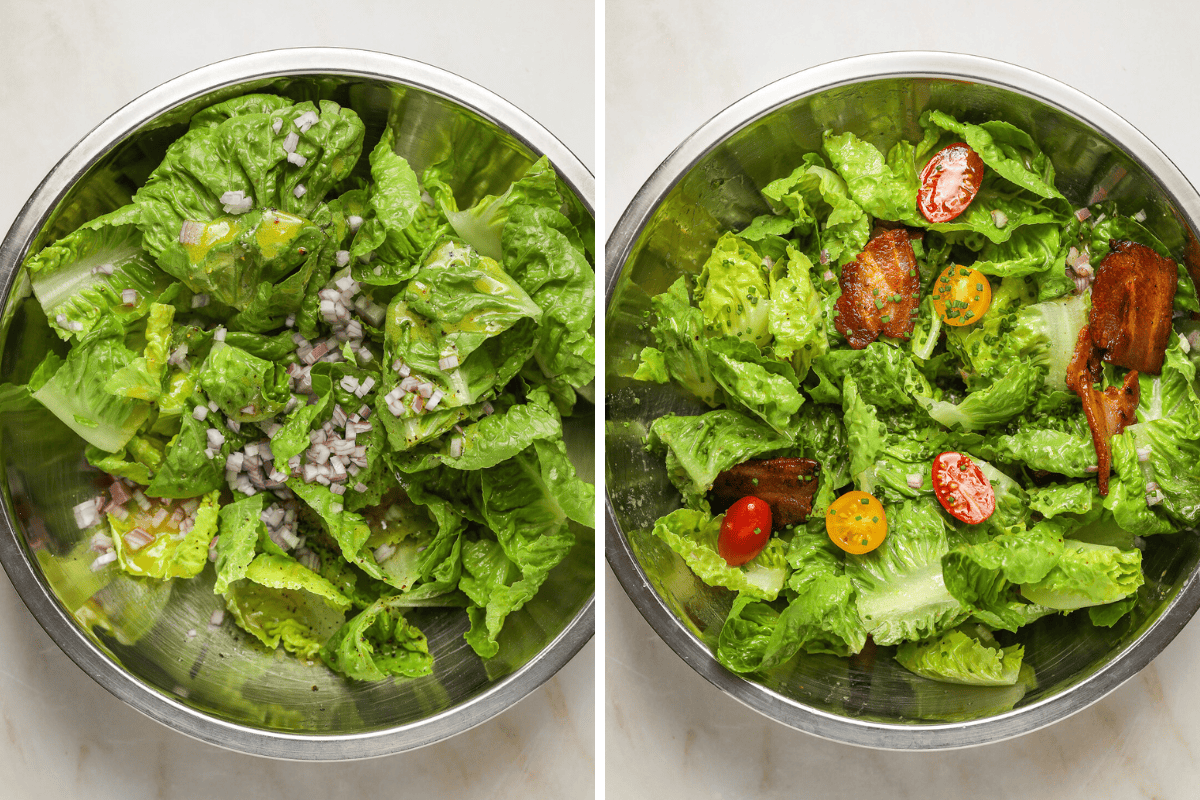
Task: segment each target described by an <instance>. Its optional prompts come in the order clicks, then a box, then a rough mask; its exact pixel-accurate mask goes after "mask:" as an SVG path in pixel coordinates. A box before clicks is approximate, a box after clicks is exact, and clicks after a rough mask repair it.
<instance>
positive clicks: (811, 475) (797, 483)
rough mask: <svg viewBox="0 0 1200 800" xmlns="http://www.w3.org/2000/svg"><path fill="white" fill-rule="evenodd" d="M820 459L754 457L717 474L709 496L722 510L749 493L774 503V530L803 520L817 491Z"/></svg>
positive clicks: (717, 507)
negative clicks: (818, 461) (818, 460)
mask: <svg viewBox="0 0 1200 800" xmlns="http://www.w3.org/2000/svg"><path fill="white" fill-rule="evenodd" d="M817 467H818V464H817V462H815V461H813V460H812V459H809V458H767V459H761V458H752V459H750V460H749V461H744V462H742V463H741V464H738V465H737V466H735V467H731V468H730V469H727V470H725V471H724V472H722V473H721V474H719V475H717V479H716V480H715V481H713V486H712V490H711V491H710V492H709V500H710V501H711V504H712V507H713V513H717V514H719V513H721V512H722V511H724V510H726V509H727V508H729V507H730V506H731V505H733V504H734V503H736V502H737V501H738V500H741V499H742V498H743V497H746V496H747V495H754V496H755V497H757V498H759V499H760V500H762V501H764V502H765V503H767V505H769V506H770V507H771V523H772V527H773V528H774V529H775V530H779V529H780V528H782V527H784V526H786V525H791V524H793V523H796V522H804V521H806V520H807V519H808V515H809V514H810V513H812V504H813V495H815V494H816V493H817V475H816V473H817Z"/></svg>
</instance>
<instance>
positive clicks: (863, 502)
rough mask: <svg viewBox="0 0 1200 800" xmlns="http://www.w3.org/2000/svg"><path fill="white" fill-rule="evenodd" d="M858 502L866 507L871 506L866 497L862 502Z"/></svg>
mask: <svg viewBox="0 0 1200 800" xmlns="http://www.w3.org/2000/svg"><path fill="white" fill-rule="evenodd" d="M858 502H860V503H862V504H863V505H864V506H866V505H870V504H871V501H870V500H868V499H867V498H865V497H864V498H863V499H862V500H859V501H858Z"/></svg>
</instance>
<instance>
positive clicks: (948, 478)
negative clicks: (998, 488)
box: [933, 452, 996, 525]
mask: <svg viewBox="0 0 1200 800" xmlns="http://www.w3.org/2000/svg"><path fill="white" fill-rule="evenodd" d="M933 493H934V494H935V495H937V499H938V502H939V503H941V504H942V508H944V509H946V510H947V511H949V512H950V513H951V514H952V515H954V516H955V517H957V518H958V519H961V520H962V521H963V522H967V523H970V524H971V525H978V524H979V523H981V522H983V521H984V520H985V519H987V518H988V517H990V516H991V515H992V512H993V511H995V510H996V492H995V491H993V490H992V484H991V483H990V482H989V481H988V479H987V476H986V475H984V474H983V470H981V469H980V468H979V467H978V465H976V464H975V462H974V461H972V460H971V459H970V458H968V457H967V456H965V455H963V454H962V453H955V452H949V453H942V454H941V455H940V456H938V457H937V458H935V459H934V460H933Z"/></svg>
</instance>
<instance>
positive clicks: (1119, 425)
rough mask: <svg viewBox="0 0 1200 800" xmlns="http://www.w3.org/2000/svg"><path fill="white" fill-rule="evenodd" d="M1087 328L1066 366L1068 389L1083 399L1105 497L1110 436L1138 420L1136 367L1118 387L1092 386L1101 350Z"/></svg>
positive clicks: (1110, 451) (1109, 463)
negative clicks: (1102, 387)
mask: <svg viewBox="0 0 1200 800" xmlns="http://www.w3.org/2000/svg"><path fill="white" fill-rule="evenodd" d="M1089 327H1090V326H1088V325H1084V326H1083V328H1081V329H1080V331H1079V338H1078V339H1077V340H1076V341H1075V354H1074V355H1073V356H1072V357H1071V363H1070V364H1068V365H1067V388H1069V389H1070V390H1071V391H1073V392H1075V394H1077V395H1079V399H1080V401H1082V402H1083V413H1084V414H1086V415H1087V421H1088V427H1089V428H1090V429H1091V431H1092V447H1093V448H1095V450H1096V465H1097V466H1098V467H1099V473H1098V477H1099V479H1100V494H1102V495H1105V496H1107V495H1108V476H1109V473H1110V471H1111V470H1112V437H1114V436H1116V435H1117V434H1119V433H1120V432H1121V431H1123V430H1125V426H1127V425H1132V424H1133V423H1134V422H1136V421H1137V417H1136V415H1135V414H1134V411H1135V410H1136V409H1137V405H1138V400H1140V399H1141V397H1140V396H1141V392H1140V389H1139V384H1138V373H1137V370H1132V371H1130V372H1129V373H1128V374H1127V375H1126V376H1125V382H1124V383H1123V384H1122V385H1120V386H1110V387H1108V388H1107V389H1105V390H1104V391H1103V392H1102V391H1100V390H1099V389H1097V388H1096V387H1095V385H1094V384H1095V383H1096V381H1098V380H1100V373H1101V364H1100V349H1099V348H1097V347H1096V345H1095V342H1094V337H1093V336H1092V333H1091V331H1090V330H1088V329H1089Z"/></svg>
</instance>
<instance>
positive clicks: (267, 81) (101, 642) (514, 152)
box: [0, 48, 595, 760]
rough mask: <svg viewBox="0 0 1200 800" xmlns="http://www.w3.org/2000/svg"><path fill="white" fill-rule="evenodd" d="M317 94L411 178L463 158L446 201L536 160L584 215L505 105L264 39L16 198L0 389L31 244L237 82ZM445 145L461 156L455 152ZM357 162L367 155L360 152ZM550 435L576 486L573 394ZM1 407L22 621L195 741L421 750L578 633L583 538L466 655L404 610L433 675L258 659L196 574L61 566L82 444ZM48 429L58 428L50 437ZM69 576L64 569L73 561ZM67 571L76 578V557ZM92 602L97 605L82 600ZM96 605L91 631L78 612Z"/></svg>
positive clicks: (90, 209) (585, 609)
mask: <svg viewBox="0 0 1200 800" xmlns="http://www.w3.org/2000/svg"><path fill="white" fill-rule="evenodd" d="M262 90H268V91H270V90H275V91H279V92H282V93H285V94H288V95H290V96H295V97H298V98H304V99H316V98H317V97H320V98H328V99H333V100H335V101H337V102H339V103H341V104H342V105H344V106H348V107H350V108H353V109H355V110H356V111H357V112H358V113H359V115H360V116H361V117H362V118H363V120H364V122H365V123H366V125H367V130H368V136H370V135H371V132H372V131H374V132H375V133H376V134H378V132H379V131H380V130H382V127H383V125H384V122H385V120H386V118H387V115H388V109H389V106H391V105H392V104H393V103H394V102H395V103H399V104H400V106H401V108H402V112H403V122H402V128H403V130H402V131H401V132H400V134H399V135H398V136H397V140H396V141H397V148H398V150H399V151H400V152H401V153H402V154H404V155H405V156H406V157H407V158H408V160H409V161H410V163H412V164H413V165H414V166H415V167H416V168H417V169H418V171H419V170H420V169H421V167H422V166H423V165H424V164H427V163H430V162H431V161H432V160H434V159H436V158H437V157H439V155H440V154H442V153H443V152H444V151H445V150H446V148H451V147H453V148H463V149H469V151H470V153H471V155H472V157H473V158H474V162H473V163H474V166H473V169H472V170H471V171H470V173H469V174H465V175H463V176H461V177H462V180H461V183H460V184H459V185H458V186H455V187H454V188H455V193H456V195H457V197H458V200H459V202H460V204H463V203H470V202H473V201H474V200H475V199H477V198H479V197H481V196H483V195H486V194H495V193H498V192H500V191H503V190H504V189H505V188H506V187H507V186H508V184H509V183H510V182H512V181H513V180H514V179H515V178H517V177H519V176H520V175H521V174H522V173H523V172H524V170H525V168H526V167H527V166H528V165H529V164H531V163H532V162H533V161H534V160H536V159H537V158H538V157H539V156H540V155H547V156H549V158H550V161H551V162H552V163H553V165H554V168H555V169H556V170H557V172H558V174H559V176H560V177H561V179H562V180H563V182H564V183H565V184H566V185H567V186H568V187H569V188H570V190H571V191H572V192H574V194H575V195H576V197H577V198H578V199H579V200H580V202H581V204H582V207H583V208H584V209H585V210H586V212H587V214H588V215H592V214H593V211H592V204H593V192H594V181H593V178H592V176H591V174H590V173H589V172H588V171H587V169H586V168H585V167H584V166H583V165H582V164H581V163H580V162H579V160H578V159H577V158H576V157H575V156H574V155H573V154H572V153H571V152H570V151H569V150H568V149H567V148H566V147H564V146H563V144H562V143H561V142H559V141H558V140H557V139H556V138H555V137H554V136H553V135H551V134H550V133H549V132H548V131H546V130H545V129H544V128H542V127H541V126H540V125H539V124H537V123H536V122H534V121H533V120H532V119H530V118H529V117H528V116H527V115H525V114H524V113H523V112H521V111H519V110H518V109H516V108H515V107H513V106H512V105H510V104H508V103H507V102H505V101H504V100H502V99H500V98H499V97H497V96H496V95H494V94H492V93H491V92H488V91H487V90H485V89H482V88H481V87H479V86H477V85H475V84H473V83H471V82H469V81H466V80H464V79H462V78H459V77H457V76H455V75H452V74H450V73H447V72H444V71H442V70H440V69H436V68H434V67H430V66H427V65H425V64H421V63H418V62H414V61H410V60H407V59H403V58H397V57H394V56H388V55H382V54H379V53H370V52H364V51H358V50H342V49H325V48H320V49H317V48H311V49H297V50H280V51H273V52H267V53H260V54H256V55H250V56H244V57H241V58H235V59H232V60H229V61H225V62H221V63H218V64H214V65H212V66H209V67H205V68H203V69H199V70H196V71H195V72H191V73H188V74H186V75H183V76H182V77H179V78H176V79H175V80H172V81H170V82H168V83H166V84H164V85H162V86H160V87H158V88H157V89H154V90H153V91H151V92H149V93H147V94H145V95H143V96H142V97H140V98H138V99H137V100H135V101H134V102H132V103H130V104H129V105H127V106H125V107H124V108H122V109H121V110H119V111H117V112H116V113H115V114H113V115H112V116H111V117H109V118H108V119H107V120H105V121H104V122H103V123H102V124H101V125H100V126H99V127H97V128H96V129H95V130H93V131H92V132H91V133H90V134H88V135H87V136H86V137H85V138H84V139H83V140H82V141H81V142H80V143H79V144H78V145H76V146H75V147H74V148H73V149H71V151H70V152H68V153H67V154H66V156H64V157H63V159H62V161H61V162H59V164H58V165H57V166H56V167H55V168H54V169H53V170H52V171H51V172H50V174H49V175H48V176H47V177H46V179H45V180H44V181H43V182H42V184H41V185H40V186H39V187H38V189H37V191H35V192H34V194H33V196H32V197H30V199H29V201H28V202H27V203H26V204H25V206H24V208H23V209H22V211H21V213H20V215H19V216H18V217H17V220H16V222H15V223H14V224H13V226H12V229H11V230H10V231H9V233H8V236H7V238H6V239H5V240H4V242H3V245H2V246H0V308H3V317H2V318H0V354H2V355H0V381H8V380H11V379H12V377H13V375H12V373H13V369H14V366H13V364H14V363H15V362H16V361H17V356H18V355H19V354H20V353H21V352H22V349H23V348H25V347H33V346H36V343H35V342H33V341H32V338H33V337H35V336H36V333H35V328H34V327H33V326H29V327H27V326H26V322H27V317H26V313H25V312H26V309H25V304H24V300H23V298H24V297H25V296H26V295H28V290H27V284H28V280H27V278H25V277H24V276H23V275H22V273H21V270H20V265H21V263H22V260H23V259H24V257H25V255H26V254H27V253H28V252H30V251H31V249H36V248H39V247H40V246H41V245H42V244H44V243H46V242H48V241H53V240H54V239H56V238H58V237H59V236H61V235H62V234H64V233H67V232H69V231H71V230H74V229H75V227H76V226H77V225H78V224H79V223H80V222H83V221H84V220H86V219H89V218H91V217H93V216H96V215H98V214H101V213H104V212H107V211H110V210H113V209H115V208H117V207H119V206H120V205H122V204H124V203H125V202H127V201H128V200H129V197H130V195H131V193H132V192H133V191H134V190H135V189H136V188H137V186H138V185H139V184H140V182H141V181H142V180H143V179H144V178H145V177H146V175H147V174H148V173H149V170H150V169H152V168H153V167H154V166H156V165H157V163H158V162H159V160H161V157H162V155H163V152H164V151H165V148H166V146H167V145H168V144H169V143H170V142H171V141H173V140H174V139H175V138H177V137H178V135H179V134H180V133H182V131H183V130H184V129H185V127H186V123H187V121H188V119H189V118H190V117H191V115H192V114H193V113H194V112H195V111H197V110H199V109H200V108H203V107H205V106H207V105H210V104H211V103H213V102H217V101H219V100H224V99H227V98H229V97H233V96H238V95H242V94H246V93H248V92H251V91H262ZM460 152H462V150H460ZM362 160H363V162H364V163H365V161H366V155H365V154H364V156H363V159H362ZM579 405H580V406H581V407H583V408H582V409H577V412H576V415H575V417H573V418H571V419H569V420H568V422H569V426H568V431H567V434H566V436H567V445H568V450H569V451H570V453H571V455H572V458H573V460H574V462H575V464H576V468H577V470H578V471H579V474H580V476H581V477H582V478H585V479H587V480H591V479H592V474H593V472H594V466H593V435H592V431H593V422H592V419H593V414H592V412H591V410H590V405H589V404H588V403H586V402H580V404H579ZM29 422H30V420H29V419H28V418H26V417H24V415H22V414H20V413H4V414H0V468H2V469H3V470H4V475H3V479H2V480H0V486H2V487H3V495H4V497H3V504H2V505H0V560H3V564H4V568H5V570H6V571H7V572H8V575H9V577H10V578H11V580H12V582H13V585H14V586H15V587H16V589H17V591H18V593H19V594H20V595H21V598H22V599H23V600H24V601H25V603H26V605H28V606H29V609H30V610H31V611H32V612H33V614H34V616H35V617H36V618H37V620H38V622H40V623H41V625H42V627H44V628H45V629H46V631H47V632H48V633H49V634H50V636H51V638H53V639H54V641H55V642H56V643H57V644H58V645H59V647H61V648H62V649H63V650H64V651H65V652H66V654H67V655H68V656H70V657H71V658H72V659H73V660H74V661H75V663H77V664H78V665H79V666H80V667H81V668H82V669H83V670H84V671H85V672H87V673H88V674H89V675H91V676H92V677H93V678H95V679H96V681H97V682H99V683H100V684H101V685H103V686H104V687H105V688H106V689H108V690H109V691H110V692H112V693H113V694H115V695H116V696H117V697H119V698H121V699H122V700H124V701H125V702H126V703H128V704H129V705H131V706H133V707H134V708H136V709H138V710H139V711H142V712H143V713H145V714H147V715H149V716H150V717H152V718H154V719H156V720H158V721H159V722H162V723H164V724H166V725H168V726H170V727H172V728H174V729H176V730H179V731H182V732H183V733H185V734H189V735H191V736H194V737H196V738H198V739H203V740H205V741H208V742H211V743H213V744H217V745H220V746H223V747H227V748H231V749H234V750H240V751H243V752H247V753H254V754H259V755H266V756H273V757H279V758H291V759H313V760H334V759H353V758H365V757H370V756H377V755H384V754H388V753H395V752H399V751H403V750H409V749H412V748H416V747H420V746H422V745H425V744H429V743H431V742H435V741H438V740H440V739H444V738H446V737H448V736H451V735H453V734H455V733H458V732H461V731H464V730H466V729H468V728H470V727H472V726H474V725H477V724H479V723H481V722H483V721H485V720H487V719H489V718H491V717H493V716H494V715H496V714H498V713H499V712H500V711H502V710H504V709H505V708H507V707H509V706H511V705H512V704H513V703H515V702H517V701H518V700H520V699H521V698H522V697H524V696H525V695H527V694H528V693H529V692H531V691H533V689H535V688H536V687H538V686H539V685H541V684H542V683H543V682H544V681H546V680H547V679H548V678H550V676H552V675H553V674H554V673H555V672H556V671H557V670H558V669H559V668H560V667H561V666H563V665H564V664H565V663H566V662H567V661H568V660H569V659H570V658H571V657H572V656H573V655H574V654H575V653H576V652H578V651H579V649H580V648H581V647H583V645H584V644H585V643H586V642H587V640H588V639H589V638H590V637H591V635H592V633H593V631H594V626H595V622H594V618H593V595H594V585H595V582H594V567H593V563H594V556H593V554H594V550H595V537H594V535H593V534H592V532H591V531H590V530H587V531H584V530H583V529H579V530H578V531H577V533H578V534H579V535H578V537H577V538H578V542H577V545H576V546H575V548H574V549H573V550H572V551H571V553H570V554H569V555H568V557H567V558H566V559H565V560H564V562H563V563H562V564H561V565H559V567H558V568H556V569H555V570H554V571H553V572H552V573H551V575H550V576H549V578H548V579H547V581H546V583H545V584H544V585H543V586H542V589H541V591H540V592H539V594H538V595H537V598H536V599H535V600H534V601H532V602H530V603H529V604H528V605H526V606H525V607H524V608H523V609H521V610H520V611H519V612H517V613H516V614H514V615H512V616H511V617H510V618H509V619H508V621H507V624H506V626H505V629H504V632H503V633H502V635H501V637H500V644H501V648H500V652H499V655H497V656H496V657H495V658H493V659H490V660H488V661H486V662H485V661H481V660H480V659H479V658H478V657H477V656H476V655H475V653H474V651H472V650H471V648H470V647H468V646H467V645H466V643H465V642H464V641H463V638H462V635H463V633H464V632H465V631H466V629H467V619H466V615H465V614H464V613H463V612H462V611H461V610H439V609H415V610H414V611H413V614H412V617H411V618H412V619H413V621H414V622H416V623H417V625H418V626H419V627H421V628H422V630H424V632H425V633H426V635H427V636H428V638H429V642H430V647H431V650H432V651H433V653H434V657H435V661H434V672H433V675H431V676H428V677H424V678H420V679H417V680H403V681H396V682H391V681H383V682H378V683H367V682H350V681H345V680H342V679H341V678H339V677H338V676H336V675H334V674H333V673H331V672H329V671H328V670H327V669H325V667H324V666H323V665H321V664H319V663H318V664H317V665H316V666H306V665H304V664H302V663H300V662H299V661H298V660H296V659H293V658H275V657H273V656H271V655H267V654H264V653H262V652H261V650H260V649H256V648H254V647H251V646H250V645H249V644H247V643H245V642H244V641H242V640H241V639H240V638H239V637H237V636H235V635H234V631H235V628H234V626H233V625H232V623H230V622H226V623H225V624H224V625H222V626H221V627H219V628H217V629H216V630H210V628H209V619H210V616H211V614H212V612H213V610H214V609H215V608H216V607H217V603H218V598H217V597H216V596H215V595H214V594H213V592H212V586H211V580H209V581H207V582H205V581H204V580H202V579H197V580H195V581H176V582H175V583H174V584H171V583H161V584H159V583H155V582H149V583H141V582H138V581H135V580H133V579H129V578H117V579H115V580H114V581H113V582H112V583H110V584H108V585H107V586H103V587H100V586H99V585H94V584H92V585H90V584H88V583H87V581H86V580H84V581H79V580H75V579H71V578H70V577H68V576H69V575H70V574H71V573H72V565H71V564H69V563H68V562H69V558H66V557H64V554H68V553H69V552H70V550H71V548H72V547H73V546H74V545H75V544H76V543H77V542H78V540H79V539H80V537H81V536H82V535H83V534H82V532H81V531H79V530H78V529H77V527H76V525H75V523H74V520H73V517H72V513H71V507H72V506H73V505H74V504H76V503H79V502H81V501H83V500H85V499H87V498H88V497H89V496H93V495H94V494H95V493H96V487H95V486H94V485H93V481H94V480H95V479H96V476H97V473H96V472H95V471H91V472H88V471H85V469H84V467H85V462H84V460H83V442H82V441H81V440H79V439H78V438H76V437H74V436H71V435H66V436H57V437H56V436H53V435H51V436H46V435H45V433H44V430H42V429H39V428H38V427H37V426H31V425H30V424H29ZM62 430H65V428H62ZM73 572H74V574H75V576H76V577H77V576H78V575H79V574H80V571H79V570H78V569H75V570H74V571H73ZM83 574H84V575H87V574H89V573H88V571H87V570H86V568H85V569H84V570H83ZM92 597H95V598H96V599H98V600H99V601H100V605H96V604H94V603H89V602H88V601H89V598H92ZM100 607H102V608H103V612H104V613H105V614H107V616H108V626H109V627H110V628H111V630H110V631H108V632H102V629H101V628H100V627H97V626H93V625H90V624H88V625H85V624H82V623H81V622H80V620H82V621H84V622H90V621H91V619H92V618H90V617H89V615H90V614H92V613H93V612H94V611H95V610H96V609H97V608H100Z"/></svg>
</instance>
